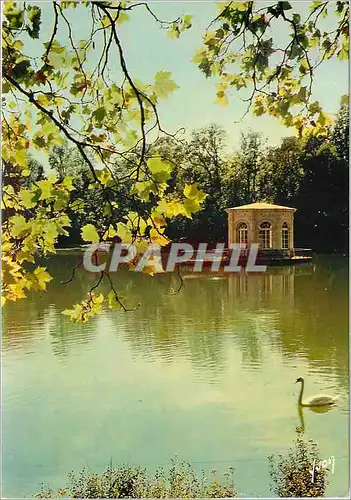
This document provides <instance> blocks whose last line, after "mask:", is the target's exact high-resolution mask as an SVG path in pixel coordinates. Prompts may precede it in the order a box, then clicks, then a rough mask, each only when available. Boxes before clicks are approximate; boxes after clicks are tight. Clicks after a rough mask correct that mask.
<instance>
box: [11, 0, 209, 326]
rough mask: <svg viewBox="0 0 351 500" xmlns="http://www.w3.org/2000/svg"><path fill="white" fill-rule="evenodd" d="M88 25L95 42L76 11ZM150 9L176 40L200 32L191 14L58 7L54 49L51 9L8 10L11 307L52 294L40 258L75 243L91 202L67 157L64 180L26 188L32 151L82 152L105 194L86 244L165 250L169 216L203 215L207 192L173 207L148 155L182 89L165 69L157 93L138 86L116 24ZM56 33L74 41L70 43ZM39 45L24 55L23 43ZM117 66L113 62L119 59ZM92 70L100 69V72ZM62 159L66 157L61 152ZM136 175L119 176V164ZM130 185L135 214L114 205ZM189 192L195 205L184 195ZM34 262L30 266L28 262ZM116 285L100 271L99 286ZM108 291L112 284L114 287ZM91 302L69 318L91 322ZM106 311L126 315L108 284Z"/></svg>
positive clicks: (163, 170) (97, 302) (157, 164)
mask: <svg viewBox="0 0 351 500" xmlns="http://www.w3.org/2000/svg"><path fill="white" fill-rule="evenodd" d="M76 8H77V9H80V10H81V13H82V15H83V16H85V18H86V19H88V18H89V22H90V25H91V31H90V34H89V35H88V37H87V39H86V40H76V39H75V36H74V29H73V26H72V21H71V11H72V9H76ZM141 8H143V9H145V10H146V12H147V14H149V15H151V16H152V17H153V19H154V20H155V22H156V23H158V24H159V25H160V26H161V27H162V28H165V29H167V30H168V32H169V34H170V35H171V36H174V37H177V36H179V35H180V33H182V32H183V31H185V30H186V29H188V28H189V27H190V26H191V19H190V17H189V16H183V17H182V18H179V19H177V20H175V21H173V22H163V21H161V20H159V19H158V18H157V16H156V15H155V14H154V13H153V11H152V10H151V8H150V7H149V6H148V5H147V4H146V3H135V4H127V3H123V2H109V1H106V2H95V1H90V2H89V1H83V2H81V3H80V4H79V5H78V4H77V3H76V2H71V1H60V2H58V1H54V2H52V4H51V6H50V9H51V14H52V31H51V34H50V37H49V39H46V38H45V34H43V31H42V30H41V13H42V7H41V6H39V5H33V4H28V3H21V4H18V3H16V2H6V3H5V4H4V7H3V14H4V16H3V18H4V22H3V48H4V53H3V94H4V96H5V103H4V108H5V109H4V114H3V149H2V154H3V174H4V178H6V179H8V182H6V184H5V185H4V189H3V206H4V209H5V213H4V215H5V216H4V224H3V247H2V252H3V253H2V255H3V301H4V302H5V301H6V300H17V299H19V298H23V297H25V296H26V292H27V290H29V289H30V290H44V289H46V283H47V282H48V281H50V280H51V276H50V275H49V273H48V272H47V271H46V269H45V268H43V267H41V266H38V265H37V264H36V258H37V257H38V256H40V255H46V254H48V253H53V252H55V244H56V243H57V240H58V238H59V236H60V235H65V236H67V235H68V231H67V230H68V228H69V227H70V226H71V217H70V214H71V212H79V211H82V210H85V208H84V203H85V201H84V199H80V198H77V196H76V194H77V193H76V191H77V187H76V182H75V179H74V177H75V173H73V174H72V175H70V176H66V177H64V175H66V171H65V170H66V169H65V165H64V164H63V157H62V158H61V159H60V156H59V155H56V159H57V160H58V163H57V165H56V167H57V169H58V171H59V178H56V177H48V178H45V179H43V180H40V181H38V182H35V183H32V184H31V186H30V187H28V188H23V187H22V186H23V182H22V179H23V177H28V175H30V169H29V168H28V161H27V160H28V152H29V151H30V150H31V148H34V149H36V150H39V151H42V152H45V153H46V154H47V155H48V153H49V152H50V151H51V150H52V149H53V148H54V147H55V146H62V145H63V144H64V143H65V141H67V142H68V144H70V145H71V146H74V148H75V149H76V151H77V152H78V153H79V155H80V156H81V158H82V161H83V162H84V165H85V168H86V169H87V170H88V172H89V173H88V184H89V185H88V186H87V185H86V186H85V192H89V191H88V190H89V189H92V190H98V191H99V196H100V198H99V199H101V201H102V203H101V205H99V209H100V210H101V213H102V216H103V218H102V217H101V218H100V219H99V220H100V222H101V224H100V225H99V226H98V227H95V225H93V224H87V225H85V226H83V227H82V228H81V234H82V237H83V239H84V240H85V241H87V242H93V243H95V242H98V241H104V240H106V239H109V238H111V237H114V236H115V235H119V237H120V238H121V239H122V240H123V241H125V242H134V243H135V244H138V245H144V242H145V241H151V242H157V243H160V244H166V243H167V242H168V240H167V238H165V236H164V231H165V216H174V215H176V214H178V213H179V214H180V213H183V214H185V215H187V216H188V217H191V214H192V213H194V212H195V211H197V210H199V209H200V207H201V200H202V199H203V194H202V193H201V192H199V191H196V193H195V194H194V191H192V187H191V186H187V190H186V192H185V194H184V193H182V196H181V197H180V198H179V199H178V200H175V201H173V202H171V203H169V204H168V203H167V202H165V201H164V199H163V197H164V193H165V191H166V189H167V186H168V180H169V179H170V177H171V172H172V169H173V168H172V165H171V164H170V163H168V162H164V161H162V160H161V158H160V156H159V155H157V154H154V155H153V156H152V157H150V156H148V155H147V152H148V147H149V144H148V138H149V137H150V132H152V133H153V134H155V133H156V135H162V134H165V131H164V130H163V128H162V125H161V121H160V117H159V114H158V109H157V105H158V103H159V101H160V99H163V98H166V97H167V96H168V95H169V94H170V93H171V92H173V91H175V90H176V89H177V85H176V84H175V83H174V82H173V81H172V80H171V78H170V74H169V73H168V72H166V71H162V70H161V71H158V72H157V73H156V74H155V77H154V81H153V82H151V83H149V84H144V83H142V82H137V81H135V80H134V78H133V76H132V75H131V74H130V72H129V70H128V64H127V60H126V58H125V54H124V51H123V46H122V43H121V39H120V36H119V26H120V24H121V23H123V22H125V21H127V20H128V16H129V15H131V14H132V13H133V11H134V9H141ZM58 33H65V36H66V39H65V42H66V43H62V41H63V40H62V37H61V38H59V36H58ZM28 40H31V42H32V43H34V42H35V41H37V43H36V45H35V49H34V50H33V52H32V53H33V54H36V55H35V56H31V57H29V56H27V53H26V43H27V42H28ZM112 51H115V52H116V53H117V56H118V64H119V73H118V75H119V76H118V77H116V79H115V80H111V78H110V77H109V73H108V70H109V60H110V59H111V57H112V56H111V53H112ZM113 60H114V64H116V63H115V61H116V58H115V57H114V58H113ZM94 63H95V64H94ZM61 153H64V151H61V152H60V154H61ZM117 163H124V164H126V165H128V170H127V173H126V174H122V175H119V174H118V173H116V172H115V170H114V166H115V165H116V164H117ZM125 184H127V185H128V195H127V194H126V195H125V196H126V199H127V200H128V203H129V206H133V207H136V209H135V210H134V211H130V212H128V213H127V214H125V213H124V211H123V210H119V209H118V203H117V202H116V201H115V199H116V197H118V193H119V192H120V191H121V188H122V187H123V186H124V185H125ZM187 194H188V195H189V196H187ZM28 262H29V263H31V264H32V268H30V267H29V269H28V266H27V263H28ZM103 279H109V277H108V275H107V274H106V273H105V272H102V273H101V275H100V276H99V279H98V281H97V284H96V285H98V284H99V283H100V282H101V281H102V280H103ZM110 283H111V281H110ZM95 288H96V286H94V287H93V288H92V289H91V290H90V291H89V293H88V298H87V300H85V301H83V302H82V303H81V304H76V305H75V306H74V308H73V309H72V310H68V311H66V313H67V314H68V315H70V316H71V317H72V319H74V320H86V319H87V318H88V317H90V316H92V315H93V314H95V313H96V312H99V311H100V310H101V303H102V302H103V301H104V300H105V297H104V296H103V295H102V294H100V295H96V294H95V293H94V292H93V290H94V289H95ZM108 304H109V306H110V307H112V308H124V306H123V304H122V303H121V301H120V299H119V297H118V293H117V291H116V290H115V289H114V288H113V285H112V283H111V292H110V294H109V296H108Z"/></svg>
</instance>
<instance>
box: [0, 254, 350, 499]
mask: <svg viewBox="0 0 351 500" xmlns="http://www.w3.org/2000/svg"><path fill="white" fill-rule="evenodd" d="M77 258H78V257H77V255H68V254H67V255H66V254H65V255H59V256H57V257H55V258H53V259H52V260H51V261H50V262H49V263H48V267H49V270H50V271H51V272H52V273H53V274H54V275H55V276H56V277H58V279H57V280H55V282H53V283H51V284H50V286H49V291H48V292H47V293H42V294H40V293H36V294H33V295H31V296H30V297H29V299H28V300H26V301H19V302H18V303H17V304H10V305H9V306H6V308H5V311H4V316H3V401H2V403H3V496H5V497H15V496H16V497H20V496H24V495H29V494H32V493H35V492H36V491H37V490H38V487H39V484H40V483H41V482H44V483H45V484H48V485H50V486H52V487H54V488H56V487H60V486H63V485H64V484H65V479H66V474H67V473H68V472H69V471H70V470H72V469H73V470H75V471H78V470H80V469H81V468H83V467H84V466H88V467H90V468H91V469H92V470H94V471H98V470H103V469H104V468H105V467H106V466H107V465H108V464H109V463H110V462H111V460H112V464H115V465H117V464H119V463H121V462H128V463H131V464H140V465H142V466H145V467H147V468H149V469H150V471H153V470H154V469H155V468H156V466H158V465H165V466H168V465H169V463H170V459H171V458H172V457H174V456H175V455H177V456H178V457H179V458H180V459H184V460H186V461H189V462H190V463H192V464H193V466H194V467H195V468H196V469H197V470H199V471H200V470H201V469H204V470H205V471H206V473H209V472H210V471H211V469H217V470H218V471H219V473H220V474H221V473H222V472H224V471H225V470H228V468H229V467H230V466H234V467H235V469H236V473H235V474H236V483H237V488H238V491H239V492H240V494H241V495H243V496H250V495H259V496H265V495H269V475H268V465H267V460H266V457H267V455H269V454H271V453H279V452H285V451H286V450H287V449H288V448H289V446H290V445H291V443H292V441H293V439H294V437H295V428H296V427H297V426H299V425H300V417H299V413H298V411H297V404H296V403H297V398H298V387H297V385H295V384H294V382H295V380H296V378H297V377H299V376H303V377H305V379H306V395H312V394H314V393H318V392H322V393H323V392H324V393H331V394H336V395H339V396H340V402H339V404H338V406H337V407H334V408H332V409H331V410H330V411H328V412H326V413H315V412H313V411H311V410H309V409H308V408H307V409H305V410H304V412H303V418H304V425H305V434H306V436H307V437H310V438H313V439H314V440H315V441H317V443H318V445H319V448H320V450H321V454H322V458H326V459H328V458H329V457H331V456H334V457H335V473H334V475H333V476H332V477H331V485H330V487H329V489H328V494H329V495H338V496H344V495H346V493H347V491H348V452H349V450H348V441H349V437H348V425H349V424H348V419H349V411H348V406H349V405H348V390H349V387H348V263H347V258H342V257H323V258H322V257H317V258H316V259H315V260H314V262H313V263H312V264H304V265H300V266H296V267H282V268H271V269H269V270H268V272H267V273H266V274H265V275H246V276H245V275H238V274H235V275H230V276H229V275H227V276H226V275H222V276H216V277H215V279H214V278H213V275H212V276H211V275H191V272H189V270H186V269H183V274H184V284H185V286H184V287H183V289H182V290H181V292H180V293H179V294H178V295H174V294H172V290H174V289H176V288H177V287H178V278H177V276H176V275H169V274H165V275H159V276H155V277H150V276H145V275H139V274H137V273H128V272H120V273H118V274H117V275H116V276H115V284H116V287H117V288H118V290H120V291H121V292H122V293H124V294H125V295H126V297H127V299H126V300H127V303H128V304H129V305H130V306H132V305H136V304H137V303H140V307H139V309H138V310H137V311H135V312H128V313H122V312H119V311H117V312H116V311H114V312H112V311H105V312H104V313H103V314H102V315H101V316H100V317H99V318H97V319H96V320H92V321H91V322H90V323H88V324H86V325H85V324H84V325H81V324H80V325H75V324H72V323H71V322H70V320H69V319H68V318H67V317H66V316H63V315H62V314H61V313H60V312H61V311H62V310H63V309H65V308H66V307H69V306H70V305H72V303H74V302H75V301H80V300H81V299H82V298H83V294H84V292H85V290H86V288H87V286H89V284H91V285H92V284H93V281H94V278H93V276H92V275H88V274H87V273H84V272H78V273H77V274H76V277H75V280H74V281H73V282H72V283H71V284H69V285H61V284H60V280H65V279H68V278H69V276H70V273H71V269H72V267H73V266H74V264H75V263H76V262H77Z"/></svg>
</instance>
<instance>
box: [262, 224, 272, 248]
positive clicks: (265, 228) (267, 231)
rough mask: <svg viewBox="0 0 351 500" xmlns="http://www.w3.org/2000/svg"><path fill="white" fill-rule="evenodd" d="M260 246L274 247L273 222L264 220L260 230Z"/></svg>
mask: <svg viewBox="0 0 351 500" xmlns="http://www.w3.org/2000/svg"><path fill="white" fill-rule="evenodd" d="M259 239H260V248H272V224H271V223H270V222H262V223H261V224H260V230H259Z"/></svg>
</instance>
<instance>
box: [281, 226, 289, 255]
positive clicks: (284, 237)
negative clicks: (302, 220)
mask: <svg viewBox="0 0 351 500" xmlns="http://www.w3.org/2000/svg"><path fill="white" fill-rule="evenodd" d="M289 237H290V228H289V224H288V223H287V222H286V221H285V222H283V224H282V227H281V241H282V249H283V250H289V239H290V238H289Z"/></svg>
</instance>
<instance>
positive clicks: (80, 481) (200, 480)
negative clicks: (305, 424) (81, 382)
mask: <svg viewBox="0 0 351 500" xmlns="http://www.w3.org/2000/svg"><path fill="white" fill-rule="evenodd" d="M267 461H268V467H269V474H270V478H271V484H270V490H271V492H272V493H274V494H275V495H277V496H278V497H283V498H286V497H290V498H291V497H323V496H324V494H325V490H326V487H327V485H328V470H327V469H323V468H320V469H317V468H316V469H314V470H313V471H312V470H311V468H312V467H313V464H314V463H318V462H319V461H320V454H319V450H318V447H317V444H316V443H315V442H314V441H313V440H310V439H309V440H307V439H304V437H303V431H302V429H301V428H297V429H296V439H295V441H294V443H293V445H292V446H291V448H290V449H289V450H288V451H287V453H286V454H285V455H283V454H280V453H279V454H272V455H270V456H268V457H267ZM312 472H313V474H312ZM34 496H35V498H236V497H239V496H240V492H238V491H237V489H236V484H235V469H234V467H229V470H228V471H227V472H225V473H224V474H221V476H219V474H218V473H217V471H216V470H212V471H211V473H210V474H209V475H207V476H206V474H205V472H204V471H202V473H201V474H200V475H199V474H196V472H195V471H194V469H193V467H192V466H191V464H189V463H187V462H185V461H179V460H178V458H177V457H176V458H174V459H172V461H171V467H170V468H169V469H168V470H166V469H165V468H163V467H160V468H158V469H157V471H156V472H155V474H149V473H148V471H147V470H146V469H145V468H141V467H138V466H137V467H134V466H129V465H125V464H123V465H121V466H119V467H112V465H110V466H108V467H107V468H106V469H105V470H104V471H103V472H101V473H94V472H92V471H90V470H89V469H87V468H85V469H83V470H82V471H80V472H79V473H74V472H71V473H69V474H68V478H67V484H66V486H65V487H62V488H60V489H58V490H57V491H54V490H52V489H51V488H49V487H46V486H45V485H43V484H42V485H41V489H40V491H39V492H38V493H36V494H35V495H34ZM257 497H259V495H258V494H257Z"/></svg>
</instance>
